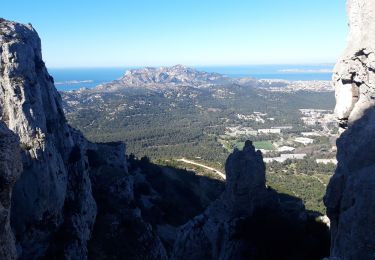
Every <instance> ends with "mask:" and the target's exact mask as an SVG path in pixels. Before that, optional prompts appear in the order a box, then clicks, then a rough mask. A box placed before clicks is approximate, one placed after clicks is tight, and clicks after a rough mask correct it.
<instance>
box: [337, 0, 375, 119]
mask: <svg viewBox="0 0 375 260" xmlns="http://www.w3.org/2000/svg"><path fill="white" fill-rule="evenodd" d="M347 8H348V16H349V36H348V45H347V47H346V49H345V51H344V53H343V55H342V57H341V58H340V60H339V62H338V63H337V64H336V66H335V69H334V75H333V83H334V86H335V91H336V108H335V112H336V115H337V117H338V118H339V120H341V123H342V124H343V125H344V126H345V125H346V124H347V123H349V124H352V123H353V122H354V121H355V120H357V119H359V118H360V117H361V116H362V115H363V113H364V111H365V110H366V109H368V108H370V107H372V106H373V105H374V81H375V73H374V70H375V53H374V49H375V43H374V42H375V17H374V15H373V14H374V12H375V3H374V2H373V1H367V0H348V2H347Z"/></svg>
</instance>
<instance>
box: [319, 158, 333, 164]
mask: <svg viewBox="0 0 375 260" xmlns="http://www.w3.org/2000/svg"><path fill="white" fill-rule="evenodd" d="M316 163H323V164H329V163H333V164H334V165H337V160H336V159H316Z"/></svg>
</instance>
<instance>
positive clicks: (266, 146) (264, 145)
mask: <svg viewBox="0 0 375 260" xmlns="http://www.w3.org/2000/svg"><path fill="white" fill-rule="evenodd" d="M254 146H255V148H256V149H262V150H273V149H274V146H273V144H272V142H270V141H258V142H254Z"/></svg>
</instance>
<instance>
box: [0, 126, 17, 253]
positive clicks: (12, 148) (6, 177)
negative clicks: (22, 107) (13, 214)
mask: <svg viewBox="0 0 375 260" xmlns="http://www.w3.org/2000/svg"><path fill="white" fill-rule="evenodd" d="M20 155H21V154H20V149H19V143H18V138H17V136H16V135H15V134H14V133H12V132H11V131H10V130H9V129H8V128H7V127H6V125H5V124H4V123H0V259H16V256H17V254H16V247H15V240H14V236H13V233H12V231H11V228H10V208H11V202H10V198H11V194H12V188H13V185H14V183H15V181H16V180H17V179H18V177H19V175H20V174H21V170H22V162H21V156H20Z"/></svg>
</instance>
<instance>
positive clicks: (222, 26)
mask: <svg viewBox="0 0 375 260" xmlns="http://www.w3.org/2000/svg"><path fill="white" fill-rule="evenodd" d="M345 12H346V8H345V0H106V1H104V0H102V1H99V0H59V1H53V0H51V1H45V0H32V1H30V0H0V17H2V18H5V19H9V20H14V21H18V22H22V23H31V24H32V25H33V26H34V28H35V29H36V30H37V31H38V33H39V36H40V37H41V39H42V50H43V57H44V60H45V61H46V64H47V66H48V67H51V68H59V67H129V66H159V65H166V66H168V65H174V64H184V65H191V66H216V65H217V66H228V65H252V64H321V63H335V61H336V60H337V58H338V57H339V55H340V54H341V52H342V51H343V49H344V46H345V40H346V33H347V18H346V13H345Z"/></svg>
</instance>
